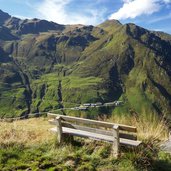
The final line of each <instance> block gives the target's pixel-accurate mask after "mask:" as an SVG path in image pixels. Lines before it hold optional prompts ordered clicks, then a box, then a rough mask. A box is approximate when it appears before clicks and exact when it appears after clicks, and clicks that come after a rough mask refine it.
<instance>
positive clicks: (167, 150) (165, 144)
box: [161, 133, 171, 154]
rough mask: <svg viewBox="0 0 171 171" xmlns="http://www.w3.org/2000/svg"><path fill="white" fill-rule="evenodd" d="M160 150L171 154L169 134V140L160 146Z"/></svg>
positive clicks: (170, 137)
mask: <svg viewBox="0 0 171 171" xmlns="http://www.w3.org/2000/svg"><path fill="white" fill-rule="evenodd" d="M161 149H162V150H163V151H165V152H167V153H170V154H171V133H170V136H169V139H168V140H167V141H166V142H164V143H163V144H162V145H161Z"/></svg>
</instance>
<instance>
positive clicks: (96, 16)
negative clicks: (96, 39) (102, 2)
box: [37, 0, 105, 24]
mask: <svg viewBox="0 0 171 171" xmlns="http://www.w3.org/2000/svg"><path fill="white" fill-rule="evenodd" d="M72 1H73V0H43V2H41V3H40V4H38V6H37V11H38V12H39V14H40V16H41V18H44V19H47V20H49V21H54V22H57V23H59V24H98V23H99V22H101V21H103V20H104V18H103V16H104V13H105V9H101V10H100V11H99V10H97V9H95V8H94V7H90V8H89V9H87V8H83V9H81V10H80V9H79V10H78V9H75V11H70V10H68V9H67V7H68V5H70V3H72Z"/></svg>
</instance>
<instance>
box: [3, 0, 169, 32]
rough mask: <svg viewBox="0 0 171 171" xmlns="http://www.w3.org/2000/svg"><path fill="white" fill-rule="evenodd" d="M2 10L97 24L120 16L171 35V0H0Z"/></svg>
mask: <svg viewBox="0 0 171 171" xmlns="http://www.w3.org/2000/svg"><path fill="white" fill-rule="evenodd" d="M0 9H1V10H3V11H5V12H8V13H9V14H10V15H12V16H16V17H19V18H40V19H46V20H49V21H54V22H57V23H59V24H86V25H98V24H99V23H101V22H103V21H105V20H107V19H117V20H119V21H120V22H121V23H130V22H131V23H135V24H137V25H139V26H142V27H145V28H147V29H151V30H157V31H164V32H167V33H170V34H171V0H0Z"/></svg>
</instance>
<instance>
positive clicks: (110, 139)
mask: <svg viewBox="0 0 171 171" xmlns="http://www.w3.org/2000/svg"><path fill="white" fill-rule="evenodd" d="M50 130H51V131H54V132H56V131H57V129H56V128H51V129H50ZM62 132H63V134H70V135H73V136H79V137H88V138H93V139H96V140H100V141H102V140H103V141H107V142H111V143H113V136H108V135H102V134H97V133H92V132H87V131H82V130H77V129H72V128H66V127H62ZM119 142H120V144H121V145H129V146H138V145H139V144H141V141H134V140H127V139H124V138H119Z"/></svg>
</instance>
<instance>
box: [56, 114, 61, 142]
mask: <svg viewBox="0 0 171 171" xmlns="http://www.w3.org/2000/svg"><path fill="white" fill-rule="evenodd" d="M56 126H57V136H58V142H59V144H60V143H62V124H61V117H57V118H56Z"/></svg>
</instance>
